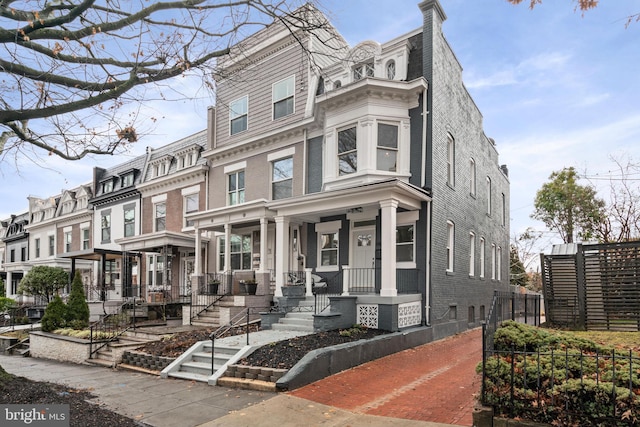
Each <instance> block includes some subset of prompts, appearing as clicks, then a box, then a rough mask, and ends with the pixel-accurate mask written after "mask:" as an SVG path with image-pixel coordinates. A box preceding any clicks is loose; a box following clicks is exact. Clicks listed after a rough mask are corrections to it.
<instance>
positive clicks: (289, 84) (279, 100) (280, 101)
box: [272, 75, 296, 120]
mask: <svg viewBox="0 0 640 427" xmlns="http://www.w3.org/2000/svg"><path fill="white" fill-rule="evenodd" d="M295 84H296V79H295V75H293V76H290V77H287V78H286V79H284V80H281V81H279V82H277V83H274V84H273V89H272V103H273V120H276V119H279V118H281V117H285V116H288V115H290V114H293V112H294V96H293V95H294V93H295Z"/></svg>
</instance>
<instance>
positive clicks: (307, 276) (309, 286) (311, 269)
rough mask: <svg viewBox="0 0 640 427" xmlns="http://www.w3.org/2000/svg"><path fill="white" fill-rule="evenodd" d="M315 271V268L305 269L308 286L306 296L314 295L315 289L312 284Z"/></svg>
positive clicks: (305, 281)
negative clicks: (312, 274) (312, 275)
mask: <svg viewBox="0 0 640 427" xmlns="http://www.w3.org/2000/svg"><path fill="white" fill-rule="evenodd" d="M312 272H313V268H305V269H304V283H305V288H306V291H307V292H306V296H308V297H312V296H313V291H312V288H311V287H312V285H313V283H312V282H313V279H312V278H311V273H312Z"/></svg>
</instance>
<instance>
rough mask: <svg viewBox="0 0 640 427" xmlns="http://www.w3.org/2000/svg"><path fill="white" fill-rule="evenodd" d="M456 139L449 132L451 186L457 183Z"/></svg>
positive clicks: (448, 177) (448, 178)
mask: <svg viewBox="0 0 640 427" xmlns="http://www.w3.org/2000/svg"><path fill="white" fill-rule="evenodd" d="M455 170H456V168H455V141H454V139H453V136H452V135H451V134H450V133H448V134H447V184H448V185H449V186H451V187H454V186H455V185H456V183H455V173H456V172H455Z"/></svg>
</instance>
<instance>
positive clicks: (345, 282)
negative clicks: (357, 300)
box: [342, 265, 351, 295]
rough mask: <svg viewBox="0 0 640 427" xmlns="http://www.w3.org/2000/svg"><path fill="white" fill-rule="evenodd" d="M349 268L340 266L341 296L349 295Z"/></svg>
mask: <svg viewBox="0 0 640 427" xmlns="http://www.w3.org/2000/svg"><path fill="white" fill-rule="evenodd" d="M350 279H351V268H350V267H349V266H348V265H343V266H342V295H349V284H350V282H351V280H350Z"/></svg>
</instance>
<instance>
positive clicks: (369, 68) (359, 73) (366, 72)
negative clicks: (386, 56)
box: [353, 62, 374, 82]
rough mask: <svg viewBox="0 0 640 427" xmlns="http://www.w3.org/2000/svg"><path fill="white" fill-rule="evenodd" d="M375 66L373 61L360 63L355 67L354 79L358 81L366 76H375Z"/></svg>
mask: <svg viewBox="0 0 640 427" xmlns="http://www.w3.org/2000/svg"><path fill="white" fill-rule="evenodd" d="M373 75H374V68H373V62H367V63H366V64H359V65H356V66H355V67H353V81H354V82H357V81H358V80H362V79H364V78H366V77H373Z"/></svg>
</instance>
